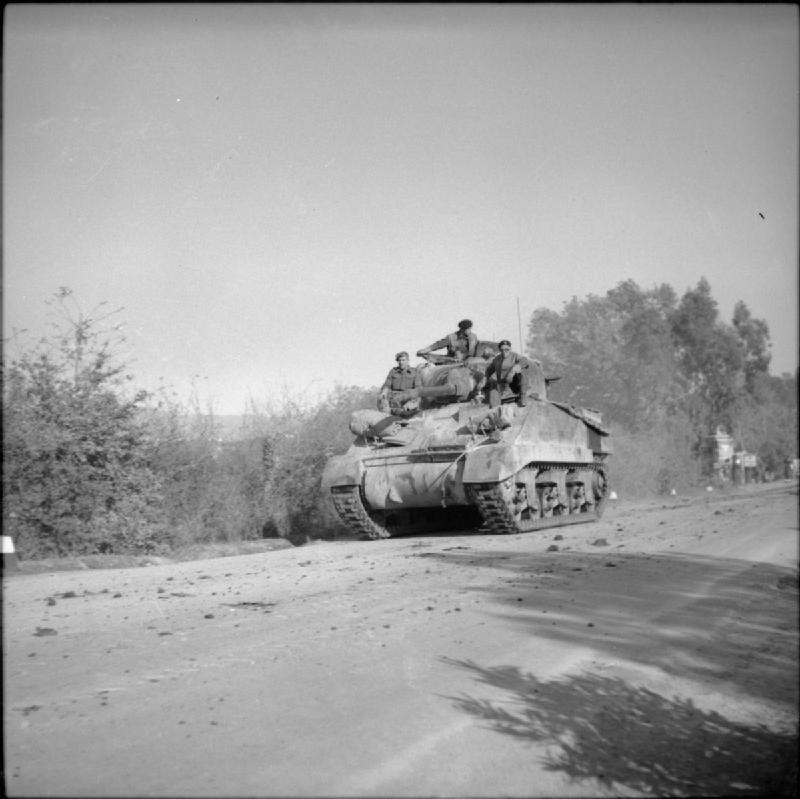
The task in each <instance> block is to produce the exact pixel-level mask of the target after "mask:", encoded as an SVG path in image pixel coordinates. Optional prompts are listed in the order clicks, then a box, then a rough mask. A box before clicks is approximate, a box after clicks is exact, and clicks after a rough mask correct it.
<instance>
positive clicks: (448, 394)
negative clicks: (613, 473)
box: [322, 341, 611, 539]
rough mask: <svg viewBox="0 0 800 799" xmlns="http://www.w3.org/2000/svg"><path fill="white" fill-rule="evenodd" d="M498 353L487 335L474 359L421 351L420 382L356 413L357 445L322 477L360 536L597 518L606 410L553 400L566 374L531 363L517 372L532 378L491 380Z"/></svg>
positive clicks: (523, 361) (606, 451) (603, 479)
mask: <svg viewBox="0 0 800 799" xmlns="http://www.w3.org/2000/svg"><path fill="white" fill-rule="evenodd" d="M498 350H499V348H498V345H497V343H495V342H491V341H480V342H478V345H477V347H475V348H474V351H475V352H476V354H475V355H468V356H467V357H464V354H463V353H455V355H454V356H449V355H434V354H430V353H427V352H423V351H420V353H418V354H420V355H421V356H422V357H424V358H425V361H424V363H423V364H422V365H420V366H418V367H416V376H417V379H416V380H415V381H414V382H415V386H414V387H413V388H410V389H406V390H404V391H396V392H390V396H386V395H385V394H383V395H381V397H380V399H379V402H378V408H377V409H375V410H373V409H365V410H360V411H356V412H354V413H353V415H352V418H351V421H350V430H351V432H352V433H353V435H354V436H355V438H354V441H353V443H352V445H351V446H350V448H349V449H348V450H347V452H345V453H344V454H343V455H339V456H335V457H333V458H331V459H330V460H329V461H328V463H327V465H326V467H325V470H324V473H323V477H322V488H323V491H324V492H325V494H326V495H328V496H329V497H330V499H331V500H332V502H333V505H334V507H335V509H336V512H337V513H338V515H339V517H340V518H341V520H342V521H343V522H344V524H345V525H346V526H347V527H348V528H349V529H350V530H351V532H353V533H354V534H356V535H358V536H360V537H362V538H368V539H379V538H388V537H390V536H394V535H403V534H409V533H422V532H427V531H434V530H454V529H460V530H472V531H480V532H482V533H524V532H530V531H534V530H539V529H542V528H548V527H555V526H560V525H566V524H575V523H581V522H592V521H595V520H597V519H599V518H600V515H601V513H602V510H603V502H604V499H605V497H606V493H607V490H608V477H607V459H608V457H609V455H610V454H611V442H610V437H609V433H608V431H607V430H606V429H605V428H604V426H603V423H602V419H601V415H600V413H599V412H598V411H596V410H592V409H589V408H578V407H575V406H572V405H569V404H566V403H561V402H555V401H553V400H550V399H548V396H547V390H548V385H549V383H551V382H552V381H553V380H554V379H557V378H547V377H545V375H544V372H543V370H542V366H541V364H540V363H539V362H538V361H535V360H532V359H527V358H520V359H519V365H518V368H516V369H515V370H514V371H515V373H516V374H517V375H519V374H520V370H521V369H522V370H525V371H524V374H522V375H521V376H522V377H524V379H515V380H509V381H508V382H506V383H501V384H500V385H498V383H497V380H496V376H495V378H493V379H492V380H490V381H489V383H488V384H487V379H486V372H487V369H488V370H489V371H490V372H491V371H492V370H491V369H489V366H490V364H492V362H493V360H494V359H495V358H496V356H497V355H498V354H499V352H498ZM512 354H513V353H512ZM521 387H522V389H524V390H521ZM491 391H494V394H492V396H493V398H494V399H493V402H492V405H489V404H487V398H488V396H489V395H490V393H491Z"/></svg>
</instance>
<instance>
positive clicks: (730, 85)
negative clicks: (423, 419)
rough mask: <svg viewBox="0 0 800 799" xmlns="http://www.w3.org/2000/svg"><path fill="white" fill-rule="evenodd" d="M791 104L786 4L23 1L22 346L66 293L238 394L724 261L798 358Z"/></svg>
mask: <svg viewBox="0 0 800 799" xmlns="http://www.w3.org/2000/svg"><path fill="white" fill-rule="evenodd" d="M798 107H799V106H798V9H797V8H796V6H794V5H793V4H787V5H781V4H775V5H770V4H757V5H746V4H723V5H713V4H709V5H702V4H701V5H696V4H686V5H682V4H653V5H648V4H630V5H626V4H609V5H603V4H592V5H577V4H576V5H572V4H541V5H540V4H530V5H526V4H486V5H482V4H464V5H454V4H442V5H438V4H419V5H415V4H397V5H395V4H356V5H336V4H330V5H328V4H320V5H303V4H287V5H282V4H264V5H259V4H241V5H239V4H234V3H224V4H214V3H210V4H207V3H198V4H191V3H190V4H180V5H168V4H113V5H112V4H109V5H103V4H74V5H68V4H63V5H62V4H57V5H56V4H54V5H47V4H42V5H37V4H18V5H15V4H10V5H6V6H5V7H4V48H3V128H4V130H3V186H2V188H3V249H2V255H3V265H2V278H3V337H4V349H5V350H6V356H7V357H8V356H13V355H14V352H15V350H14V348H15V347H16V348H19V347H20V346H21V342H24V341H25V340H26V337H38V336H39V335H42V334H43V333H44V332H46V326H47V324H48V323H49V322H52V321H53V320H52V316H51V315H50V314H51V309H50V307H49V306H48V305H47V303H46V301H47V300H48V299H49V298H51V297H52V296H53V295H54V294H55V292H56V291H57V290H58V289H59V287H61V286H66V287H69V288H70V289H71V290H72V291H73V296H74V297H75V298H76V299H77V301H78V302H79V303H80V307H81V308H82V309H83V312H84V313H86V314H89V315H91V313H92V311H93V309H95V308H97V307H98V305H99V303H107V305H106V306H103V307H105V308H109V309H116V308H121V309H122V310H121V311H120V313H119V314H118V315H116V316H115V317H114V318H115V320H116V321H121V322H124V325H125V332H126V337H127V340H126V343H125V345H124V349H123V351H122V352H121V356H122V357H124V358H125V360H127V362H128V363H129V367H130V370H131V372H132V373H133V375H134V377H135V380H136V384H137V385H138V386H140V387H142V388H146V389H150V390H153V389H156V388H157V387H158V386H164V387H166V388H167V389H168V390H169V391H170V392H171V393H172V395H173V396H174V397H177V398H178V399H179V401H181V402H189V401H192V402H196V403H199V404H200V405H201V406H202V407H203V408H204V409H206V410H213V411H215V412H216V413H218V414H239V413H243V412H245V410H246V409H248V408H250V407H251V406H255V407H261V406H262V405H265V404H266V405H268V404H274V403H275V402H281V401H282V400H283V399H284V398H286V397H290V398H292V399H294V400H295V401H308V402H311V401H316V400H317V399H319V398H321V397H323V396H325V395H326V394H327V393H328V392H330V391H331V390H332V389H333V388H334V387H336V386H351V385H355V386H363V387H370V386H376V385H380V383H382V381H383V379H384V377H385V375H386V373H387V371H388V370H389V369H390V368H391V367H392V366H393V365H394V355H395V353H396V352H397V351H398V350H408V351H410V352H411V353H412V364H413V363H415V362H416V359H415V358H414V357H413V354H414V352H415V351H416V350H417V349H420V348H422V347H424V346H427V345H428V344H430V343H432V342H433V341H435V340H436V339H439V338H441V337H443V336H444V335H445V334H446V333H449V332H452V331H453V330H455V328H456V323H457V322H458V321H459V320H460V319H462V318H464V317H468V318H470V319H472V320H473V322H474V329H475V332H477V333H478V334H479V336H480V337H481V338H486V339H495V340H497V339H499V338H509V339H510V340H511V341H512V343H513V344H514V346H515V348H516V349H519V345H520V336H519V331H520V329H521V330H522V333H523V336H524V335H525V331H526V329H527V323H528V320H529V319H530V316H531V314H532V313H533V311H534V310H535V309H536V308H539V307H547V308H551V309H553V310H555V311H560V310H562V308H563V306H564V303H566V302H568V301H569V300H570V299H571V298H573V297H578V298H585V297H587V296H589V295H591V294H594V295H601V296H602V295H604V294H605V293H606V292H607V291H608V290H610V289H612V288H614V287H615V286H616V285H618V284H619V283H620V282H622V281H624V280H628V279H632V280H634V281H635V282H636V283H637V284H638V285H639V286H640V287H641V288H643V289H650V288H653V287H655V286H657V285H660V284H662V283H667V284H669V285H671V286H672V287H673V288H674V289H675V291H676V292H677V293H678V295H679V296H680V295H681V294H683V292H684V291H686V290H687V289H689V288H693V287H695V286H696V285H697V283H698V281H699V280H700V279H701V278H702V277H706V278H707V279H708V281H709V283H710V285H711V292H712V296H713V297H714V298H715V299H716V300H717V302H718V303H719V312H720V318H721V320H723V321H728V322H729V321H730V319H731V317H732V313H733V307H734V305H735V303H736V302H737V301H738V300H743V301H744V302H745V303H746V304H747V306H748V308H749V309H750V311H751V313H752V315H753V316H754V317H756V318H759V319H764V320H765V321H766V322H767V324H768V325H769V330H770V335H771V340H772V356H773V357H772V365H771V371H772V373H773V374H781V373H783V372H791V371H794V369H795V368H796V367H797V364H798ZM22 330H25V331H27V332H26V333H25V334H22V333H20V332H19V331H22Z"/></svg>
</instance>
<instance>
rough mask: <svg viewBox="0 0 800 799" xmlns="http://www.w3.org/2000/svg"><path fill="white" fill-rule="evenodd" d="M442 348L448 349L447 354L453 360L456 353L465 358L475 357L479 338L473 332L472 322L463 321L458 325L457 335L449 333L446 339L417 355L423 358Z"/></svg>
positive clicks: (418, 351)
mask: <svg viewBox="0 0 800 799" xmlns="http://www.w3.org/2000/svg"><path fill="white" fill-rule="evenodd" d="M442 347H447V354H448V355H449V356H450V357H451V358H455V357H456V353H459V352H460V353H462V355H463V357H465V358H472V357H474V356H475V354H476V351H477V349H478V337H477V336H476V335H475V333H473V332H472V321H471V320H470V319H462V320H461V321H460V322H459V323H458V330H456V332H455V333H448V334H447V335H446V336H445V337H444V338H440V339H439V340H438V341H434V342H433V344H431V345H430V346H429V347H425V348H424V349H421V350H417V355H419V356H420V357H421V358H422V357H424V356H426V355H428V354H430V353H431V352H433V351H434V350H440V349H441V348H442Z"/></svg>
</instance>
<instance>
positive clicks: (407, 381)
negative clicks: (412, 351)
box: [378, 352, 419, 410]
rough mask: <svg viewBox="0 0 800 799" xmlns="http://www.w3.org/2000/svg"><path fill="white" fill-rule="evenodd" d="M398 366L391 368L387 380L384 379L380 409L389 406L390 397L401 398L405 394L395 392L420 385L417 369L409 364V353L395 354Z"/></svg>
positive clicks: (379, 397) (380, 394)
mask: <svg viewBox="0 0 800 799" xmlns="http://www.w3.org/2000/svg"><path fill="white" fill-rule="evenodd" d="M394 358H395V360H396V361H397V366H395V367H394V368H393V369H390V370H389V374H388V375H386V380H384V381H383V385H382V386H381V390H380V393H379V394H378V408H379V409H380V410H383V409H386V408H388V407H389V405H390V402H389V399H390V397H393V398H396V399H400V398H401V397H402V396H404V395H398V394H396V393H395V392H406V391H409V390H410V389H412V388H416V387H417V386H418V385H419V375H418V373H417V370H416V369H412V368H411V367H410V366H409V365H408V353H407V352H398V353H397V355H395V356H394Z"/></svg>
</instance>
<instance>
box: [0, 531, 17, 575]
mask: <svg viewBox="0 0 800 799" xmlns="http://www.w3.org/2000/svg"><path fill="white" fill-rule="evenodd" d="M2 538H3V571H6V570H9V571H18V570H19V561H17V553H16V552H15V551H14V539H13V538H12V537H11V536H10V535H4V536H3V537H2Z"/></svg>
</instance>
